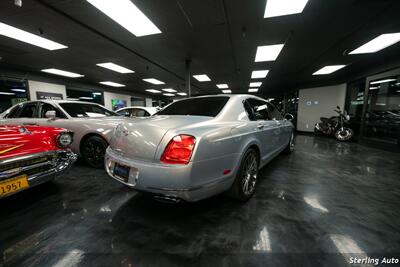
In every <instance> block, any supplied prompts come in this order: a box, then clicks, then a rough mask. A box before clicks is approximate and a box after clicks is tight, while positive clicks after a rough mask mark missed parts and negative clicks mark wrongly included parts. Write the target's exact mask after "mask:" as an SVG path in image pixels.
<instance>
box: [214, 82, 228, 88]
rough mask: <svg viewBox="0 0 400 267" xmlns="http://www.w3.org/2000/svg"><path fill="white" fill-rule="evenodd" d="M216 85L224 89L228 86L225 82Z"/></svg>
mask: <svg viewBox="0 0 400 267" xmlns="http://www.w3.org/2000/svg"><path fill="white" fill-rule="evenodd" d="M217 87H218V88H219V89H226V88H229V86H228V85H227V84H226V83H222V84H217Z"/></svg>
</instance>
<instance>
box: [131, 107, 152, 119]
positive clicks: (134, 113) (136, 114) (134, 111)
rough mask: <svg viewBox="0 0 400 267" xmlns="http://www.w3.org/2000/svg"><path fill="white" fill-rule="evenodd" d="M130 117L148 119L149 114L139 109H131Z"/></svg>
mask: <svg viewBox="0 0 400 267" xmlns="http://www.w3.org/2000/svg"><path fill="white" fill-rule="evenodd" d="M131 116H132V117H139V118H142V117H148V116H150V114H149V113H148V112H147V111H146V110H144V109H141V108H133V109H132V110H131Z"/></svg>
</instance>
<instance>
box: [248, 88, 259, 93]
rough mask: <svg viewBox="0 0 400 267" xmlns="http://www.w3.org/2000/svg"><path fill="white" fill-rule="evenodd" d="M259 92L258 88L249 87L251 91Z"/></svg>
mask: <svg viewBox="0 0 400 267" xmlns="http://www.w3.org/2000/svg"><path fill="white" fill-rule="evenodd" d="M257 92H258V88H250V89H249V93H257Z"/></svg>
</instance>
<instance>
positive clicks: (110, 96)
mask: <svg viewBox="0 0 400 267" xmlns="http://www.w3.org/2000/svg"><path fill="white" fill-rule="evenodd" d="M113 100H114V101H115V100H122V101H125V103H126V106H129V105H131V96H130V95H124V94H116V93H111V92H104V106H105V107H106V108H108V109H111V110H112V101H113Z"/></svg>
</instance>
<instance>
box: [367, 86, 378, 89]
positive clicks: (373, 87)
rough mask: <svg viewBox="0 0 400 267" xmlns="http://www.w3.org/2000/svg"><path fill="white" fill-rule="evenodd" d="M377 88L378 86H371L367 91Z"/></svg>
mask: <svg viewBox="0 0 400 267" xmlns="http://www.w3.org/2000/svg"><path fill="white" fill-rule="evenodd" d="M379 88H380V87H379V86H372V87H370V88H369V90H377V89H379Z"/></svg>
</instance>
